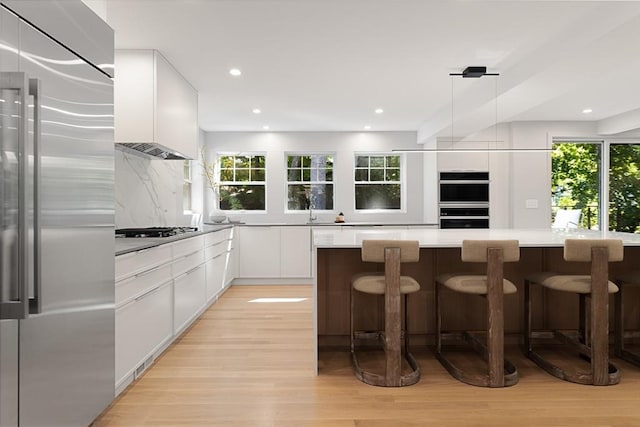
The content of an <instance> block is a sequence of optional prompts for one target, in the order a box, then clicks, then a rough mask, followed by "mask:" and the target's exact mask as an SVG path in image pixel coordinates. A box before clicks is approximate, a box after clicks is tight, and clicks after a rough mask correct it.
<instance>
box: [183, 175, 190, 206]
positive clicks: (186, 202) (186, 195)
mask: <svg viewBox="0 0 640 427" xmlns="http://www.w3.org/2000/svg"><path fill="white" fill-rule="evenodd" d="M182 209H183V210H186V211H189V210H191V184H189V183H186V182H185V183H184V184H183V185H182Z"/></svg>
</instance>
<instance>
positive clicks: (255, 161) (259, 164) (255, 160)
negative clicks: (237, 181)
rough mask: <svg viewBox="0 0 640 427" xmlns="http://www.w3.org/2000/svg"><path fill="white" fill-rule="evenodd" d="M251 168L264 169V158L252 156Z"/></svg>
mask: <svg viewBox="0 0 640 427" xmlns="http://www.w3.org/2000/svg"><path fill="white" fill-rule="evenodd" d="M251 167H252V168H262V169H264V156H252V157H251Z"/></svg>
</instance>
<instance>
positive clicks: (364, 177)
mask: <svg viewBox="0 0 640 427" xmlns="http://www.w3.org/2000/svg"><path fill="white" fill-rule="evenodd" d="M368 180H369V171H368V170H367V169H356V181H368Z"/></svg>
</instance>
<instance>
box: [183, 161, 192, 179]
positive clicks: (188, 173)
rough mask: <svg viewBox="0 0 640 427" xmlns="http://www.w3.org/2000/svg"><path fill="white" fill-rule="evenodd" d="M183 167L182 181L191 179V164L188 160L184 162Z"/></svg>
mask: <svg viewBox="0 0 640 427" xmlns="http://www.w3.org/2000/svg"><path fill="white" fill-rule="evenodd" d="M183 167H184V169H183V174H184V179H191V163H190V162H189V160H185V161H184V165H183Z"/></svg>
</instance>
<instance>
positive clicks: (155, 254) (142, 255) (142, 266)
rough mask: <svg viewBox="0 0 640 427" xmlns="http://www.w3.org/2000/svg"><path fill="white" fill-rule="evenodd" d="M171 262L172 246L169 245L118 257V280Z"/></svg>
mask: <svg viewBox="0 0 640 427" xmlns="http://www.w3.org/2000/svg"><path fill="white" fill-rule="evenodd" d="M170 262H171V248H170V247H169V246H167V245H162V246H157V247H154V248H149V249H143V250H141V251H137V252H131V253H128V254H124V255H120V256H117V257H116V282H118V281H120V280H122V279H125V278H127V277H130V276H133V275H135V274H137V273H140V272H143V271H145V270H149V269H151V268H153V267H156V266H158V265H162V264H169V263H170Z"/></svg>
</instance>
